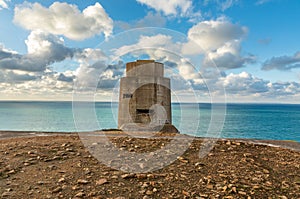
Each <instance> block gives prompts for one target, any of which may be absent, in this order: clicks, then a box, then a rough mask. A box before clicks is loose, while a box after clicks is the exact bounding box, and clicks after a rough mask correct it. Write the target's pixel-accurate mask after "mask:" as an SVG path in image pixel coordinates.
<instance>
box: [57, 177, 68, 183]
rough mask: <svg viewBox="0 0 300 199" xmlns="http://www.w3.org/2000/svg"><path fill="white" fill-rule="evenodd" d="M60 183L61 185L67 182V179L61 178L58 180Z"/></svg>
mask: <svg viewBox="0 0 300 199" xmlns="http://www.w3.org/2000/svg"><path fill="white" fill-rule="evenodd" d="M58 182H60V183H61V182H66V179H65V178H59V179H58Z"/></svg>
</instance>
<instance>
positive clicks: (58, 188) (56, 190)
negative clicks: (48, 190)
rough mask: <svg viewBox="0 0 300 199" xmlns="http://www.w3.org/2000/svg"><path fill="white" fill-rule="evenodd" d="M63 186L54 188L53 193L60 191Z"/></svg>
mask: <svg viewBox="0 0 300 199" xmlns="http://www.w3.org/2000/svg"><path fill="white" fill-rule="evenodd" d="M61 191H62V188H61V187H56V188H55V189H53V190H52V193H58V192H61Z"/></svg>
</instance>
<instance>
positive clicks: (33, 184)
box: [0, 135, 300, 199]
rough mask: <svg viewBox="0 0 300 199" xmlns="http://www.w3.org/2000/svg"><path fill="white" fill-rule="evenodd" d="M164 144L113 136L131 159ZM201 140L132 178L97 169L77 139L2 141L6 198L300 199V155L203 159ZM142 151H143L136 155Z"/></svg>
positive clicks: (256, 152) (232, 153)
mask: <svg viewBox="0 0 300 199" xmlns="http://www.w3.org/2000/svg"><path fill="white" fill-rule="evenodd" d="M169 139H170V138H168V137H162V138H151V139H145V138H129V137H125V136H111V140H112V141H113V142H114V143H115V145H116V146H118V147H120V148H123V149H124V150H128V151H131V150H133V151H136V152H142V151H151V149H153V148H160V147H161V146H163V145H164V143H166V142H169ZM202 141H203V140H202V139H194V141H193V143H192V144H191V146H190V147H189V149H188V150H187V151H186V152H185V153H184V154H183V155H182V156H181V157H178V159H177V160H176V161H175V162H173V163H172V164H171V165H169V166H167V167H164V168H163V169H160V170H157V171H153V172H151V173H142V174H129V173H124V172H122V171H118V170H114V169H111V168H109V167H107V166H106V165H104V164H102V163H100V162H99V161H97V160H96V159H95V158H94V157H93V156H91V155H90V153H89V152H88V150H86V149H85V147H84V146H83V144H82V143H81V140H80V139H79V137H78V136H76V135H64V136H63V135H52V136H42V137H37V136H35V137H22V138H9V139H3V140H0V197H2V198H13V199H17V198H22V199H23V198H119V199H121V198H145V199H146V198H300V152H299V151H294V150H290V149H283V148H278V147H271V146H266V145H260V144H255V143H252V142H249V141H242V140H219V141H217V144H216V145H215V146H214V149H213V150H212V151H210V153H209V154H208V155H207V156H205V157H204V158H199V150H200V147H201V142H202ZM133 146H138V147H133Z"/></svg>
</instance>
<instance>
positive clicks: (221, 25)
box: [182, 17, 255, 69]
mask: <svg viewBox="0 0 300 199" xmlns="http://www.w3.org/2000/svg"><path fill="white" fill-rule="evenodd" d="M247 33H248V29H247V28H246V27H243V26H240V25H238V24H234V23H232V22H230V21H229V20H228V19H227V18H224V17H222V18H218V19H217V20H209V21H202V22H199V23H198V24H196V25H194V26H193V27H192V28H190V30H189V31H188V39H189V42H187V43H186V44H185V45H184V46H183V48H182V51H183V53H184V54H199V53H201V54H204V55H205V59H204V62H203V66H205V67H207V66H209V65H211V63H212V62H211V61H213V62H214V63H215V64H216V65H217V67H220V68H223V69H230V68H240V67H243V66H245V64H247V63H252V62H254V61H255V57H254V56H252V55H247V56H243V55H242V48H241V42H242V41H243V39H244V38H245V37H246V35H247ZM197 45H198V46H197Z"/></svg>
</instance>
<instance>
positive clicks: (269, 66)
mask: <svg viewBox="0 0 300 199" xmlns="http://www.w3.org/2000/svg"><path fill="white" fill-rule="evenodd" d="M293 68H300V51H299V52H296V53H295V54H294V55H291V56H279V57H273V58H271V59H269V60H267V61H265V62H264V63H263V66H262V69H263V70H273V69H277V70H291V69H293Z"/></svg>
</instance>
